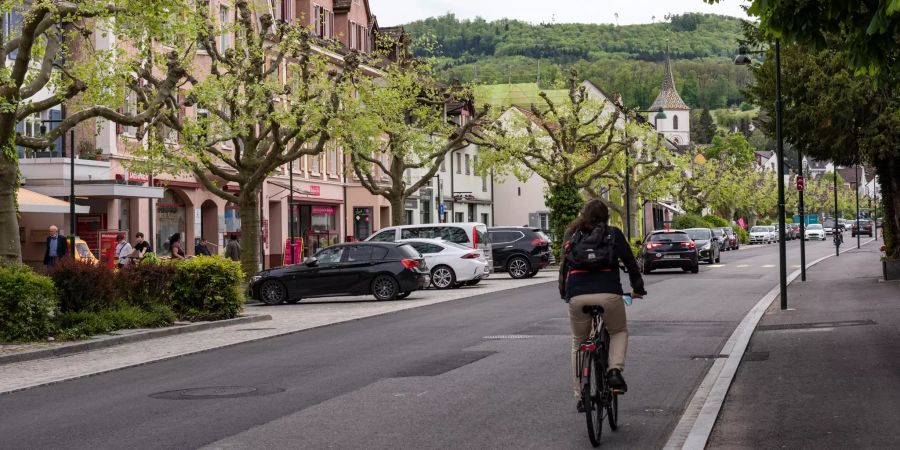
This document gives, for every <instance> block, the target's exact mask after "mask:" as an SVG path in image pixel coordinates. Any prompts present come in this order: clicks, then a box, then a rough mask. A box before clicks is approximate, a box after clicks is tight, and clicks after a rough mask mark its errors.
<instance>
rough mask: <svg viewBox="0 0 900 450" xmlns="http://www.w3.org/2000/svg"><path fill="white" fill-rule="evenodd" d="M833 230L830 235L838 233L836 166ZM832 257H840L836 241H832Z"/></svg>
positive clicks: (835, 172) (835, 173) (839, 247)
mask: <svg viewBox="0 0 900 450" xmlns="http://www.w3.org/2000/svg"><path fill="white" fill-rule="evenodd" d="M832 215H833V216H834V219H833V220H834V228H833V230H834V231H832V234H834V233H838V232H839V231H838V230H839V228H838V182H837V165H835V166H834V214H832ZM834 255H835V256H841V246H840V245H838V241H837V240H835V241H834Z"/></svg>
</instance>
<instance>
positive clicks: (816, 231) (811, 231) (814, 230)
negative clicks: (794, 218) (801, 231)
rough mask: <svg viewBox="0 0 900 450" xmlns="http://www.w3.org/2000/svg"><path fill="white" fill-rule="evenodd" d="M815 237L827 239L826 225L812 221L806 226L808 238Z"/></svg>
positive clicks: (822, 239)
mask: <svg viewBox="0 0 900 450" xmlns="http://www.w3.org/2000/svg"><path fill="white" fill-rule="evenodd" d="M813 239H818V240H820V241H824V240H825V227H823V226H822V224H820V223H811V224H809V225H807V226H806V240H807V241H811V240H813Z"/></svg>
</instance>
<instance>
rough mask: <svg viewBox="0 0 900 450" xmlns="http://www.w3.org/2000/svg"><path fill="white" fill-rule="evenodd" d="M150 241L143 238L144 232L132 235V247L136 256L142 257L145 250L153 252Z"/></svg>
mask: <svg viewBox="0 0 900 450" xmlns="http://www.w3.org/2000/svg"><path fill="white" fill-rule="evenodd" d="M152 248H153V247H152V246H151V245H150V242H147V241H145V240H144V233H137V234H135V235H134V249H135V250H136V251H137V252H138V256H139V257H140V258H143V257H144V255H146V254H147V252H151V253H152V252H153V250H152Z"/></svg>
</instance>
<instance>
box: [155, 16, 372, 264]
mask: <svg viewBox="0 0 900 450" xmlns="http://www.w3.org/2000/svg"><path fill="white" fill-rule="evenodd" d="M198 4H199V8H198V14H199V16H200V18H201V20H200V27H198V28H199V32H198V36H197V39H196V41H197V42H198V43H199V44H198V45H199V46H200V48H201V49H203V50H205V51H206V53H207V54H208V55H209V58H210V60H211V65H210V67H209V71H208V73H197V74H194V76H193V77H192V80H191V81H192V82H191V84H190V85H188V86H184V87H183V88H182V92H183V95H182V96H181V97H180V98H179V97H174V96H173V97H171V98H169V100H168V103H167V106H168V107H167V110H166V114H165V116H164V118H163V119H162V120H161V121H160V124H161V125H165V126H167V127H169V128H172V129H174V130H176V131H177V132H178V134H179V144H180V145H179V146H178V147H177V148H176V147H172V148H169V151H170V154H171V155H172V157H173V159H174V160H177V161H178V162H179V164H180V165H181V167H183V168H185V169H187V170H188V171H189V172H191V173H192V174H193V175H194V176H195V177H196V178H197V179H198V180H199V181H200V182H201V183H202V184H203V185H204V186H205V187H206V188H207V189H208V190H209V191H210V192H212V193H213V194H215V195H217V196H219V197H221V198H223V199H225V200H227V201H229V202H232V203H235V204H237V205H238V206H239V207H240V212H241V225H242V226H241V235H242V251H241V267H242V268H243V270H244V273H245V274H247V276H250V275H251V274H253V273H255V272H256V271H257V270H259V269H258V268H259V233H260V213H259V208H260V203H259V202H260V192H261V189H262V186H263V183H265V181H266V177H268V176H269V175H270V174H271V173H272V172H273V171H274V170H276V169H277V168H279V167H280V166H283V165H285V164H287V163H288V162H289V161H293V160H296V159H298V158H300V157H301V156H303V155H316V154H319V153H321V152H322V151H323V149H324V148H325V145H326V144H327V143H328V142H329V141H330V140H331V139H332V137H333V135H334V130H335V128H336V127H337V120H338V115H339V110H340V104H341V100H342V98H345V97H347V96H348V95H349V92H350V91H351V90H352V89H351V88H350V86H351V82H350V80H351V79H352V78H353V77H354V76H355V74H356V70H357V67H358V65H357V61H358V59H357V58H356V55H355V54H352V53H351V54H350V55H349V56H347V57H346V58H345V59H344V61H343V63H344V64H343V67H342V68H340V69H339V70H338V69H334V68H332V67H331V66H329V63H328V61H327V60H326V57H325V55H324V53H323V52H322V51H320V50H319V49H318V48H317V47H314V44H313V42H312V38H311V36H310V32H309V30H307V29H305V28H303V27H301V26H300V25H296V24H290V23H285V22H280V21H278V22H276V21H275V20H273V19H272V16H271V15H270V14H268V13H267V12H265V11H257V10H256V8H255V6H254V5H255V3H252V4H251V2H249V1H247V0H237V1H235V3H234V6H235V9H236V12H237V14H236V17H237V18H236V20H235V21H234V23H231V24H218V23H216V22H215V21H214V20H213V19H212V18H211V17H210V13H211V12H210V6H209V1H208V0H200V1H199V2H198ZM222 33H229V34H231V35H233V36H234V39H233V43H232V40H231V39H228V40H226V41H227V43H228V48H227V49H223V48H222V47H221V41H222V39H221V36H222ZM285 67H286V68H287V77H286V78H287V82H284V81H283V80H282V79H280V78H279V77H280V76H281V74H282V73H283V72H281V71H280V70H281V69H284V68H285ZM198 70H199V69H198ZM190 106H196V107H197V109H198V110H201V109H202V110H203V111H207V112H208V113H207V114H197V115H196V117H189V116H187V115H186V114H182V113H180V112H179V110H180V108H182V107H190ZM227 183H234V184H237V185H239V186H240V192H238V193H235V192H233V191H232V190H226V189H225V184H227Z"/></svg>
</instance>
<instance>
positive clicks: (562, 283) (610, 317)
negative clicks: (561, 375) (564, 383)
mask: <svg viewBox="0 0 900 450" xmlns="http://www.w3.org/2000/svg"><path fill="white" fill-rule="evenodd" d="M608 222H609V209H608V208H607V206H606V205H605V204H603V202H601V201H600V200H591V201H589V202H587V203H586V204H585V205H584V208H582V210H581V214H580V215H579V216H578V218H577V219H575V220H574V221H572V223H571V224H570V225H569V228H568V230H566V236H565V241H564V242H565V243H564V246H563V252H564V254H563V256H562V258H561V260H562V263H561V264H560V271H559V293H560V296H561V297H562V298H563V300H565V301H566V303H568V304H569V321H570V323H571V325H572V388H573V391H574V393H575V400H576V401H577V402H578V405H577V407H578V411H579V412H581V411H583V410H584V405H583V404H582V402H581V386H579V378H578V371H577V359H578V350H579V348H580V346H581V344H582V343H583V342H584V341H586V340H587V338H588V337H589V336H590V333H591V321H592V317H591V316H590V314H586V313H585V312H584V311H582V308H583V307H584V306H587V305H599V306H602V307H603V310H604V313H603V322H604V323H605V324H606V328H607V329H608V330H609V337H610V343H609V347H610V348H609V371H608V372H607V375H606V378H607V381H608V383H609V386H610V387H611V388H613V389H619V390H621V391H622V392H626V391H627V390H628V385H627V384H625V379H624V378H623V377H622V369H623V368H624V367H625V351H626V350H627V348H628V327H627V326H626V318H625V301H624V300H623V298H622V295H623V294H624V293H623V291H622V283H621V281H620V280H619V261H621V262H622V263H624V264H625V268H626V269H627V271H628V276H629V278H630V280H631V289H632V291H633V294H632V296H633V297H634V298H641V297H642V296H643V295H645V294H646V293H647V292H646V291H645V290H644V279H643V278H642V277H641V272H640V270H639V269H638V265H637V261H635V258H634V254H632V253H631V246H629V244H628V241H627V240H626V239H625V235H624V234H623V233H622V230H620V229H618V228H616V227H613V226H610V225H609V223H608ZM589 242H590V243H593V242H597V243H598V245H597V248H596V261H605V262H606V263H601V264H599V265H596V263H594V262H593V261H592V264H591V266H592V267H593V266H594V265H596V267H594V268H592V269H581V268H580V266H578V265H577V264H578V262H579V261H575V262H574V263H573V262H572V261H570V260H577V259H578V257H577V255H578V254H579V253H580V252H578V251H576V248H579V249H580V248H581V247H583V246H585V245H587V244H588V243H589ZM594 255H595V254H594V253H592V256H594Z"/></svg>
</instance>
